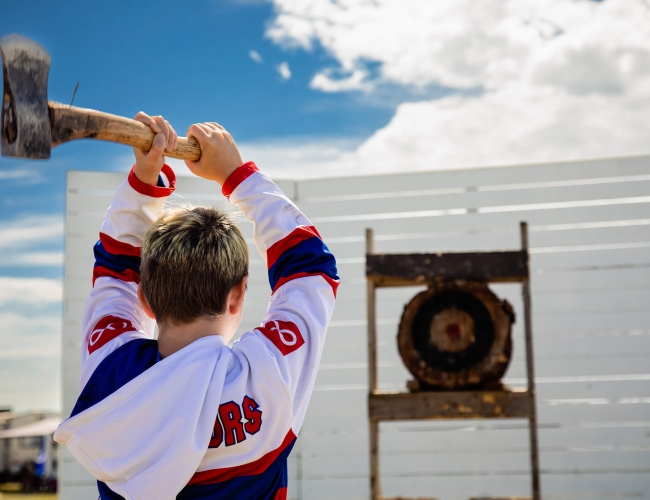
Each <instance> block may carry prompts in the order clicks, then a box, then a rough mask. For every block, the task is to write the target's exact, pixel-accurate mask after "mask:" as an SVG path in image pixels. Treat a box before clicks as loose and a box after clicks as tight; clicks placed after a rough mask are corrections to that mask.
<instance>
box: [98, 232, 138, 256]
mask: <svg viewBox="0 0 650 500" xmlns="http://www.w3.org/2000/svg"><path fill="white" fill-rule="evenodd" d="M99 240H100V241H101V242H102V245H104V248H105V249H106V251H108V252H109V253H112V254H113V255H128V256H129V257H140V254H141V253H142V248H140V247H134V246H133V245H129V244H128V243H124V242H122V241H117V240H116V239H115V238H111V237H110V236H109V235H107V234H106V233H99Z"/></svg>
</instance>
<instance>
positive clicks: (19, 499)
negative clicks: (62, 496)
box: [0, 493, 59, 500]
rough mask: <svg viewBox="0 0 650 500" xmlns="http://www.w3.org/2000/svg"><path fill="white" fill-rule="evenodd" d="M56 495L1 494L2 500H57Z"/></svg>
mask: <svg viewBox="0 0 650 500" xmlns="http://www.w3.org/2000/svg"><path fill="white" fill-rule="evenodd" d="M58 498H59V497H58V496H57V494H56V493H0V499H1V500H57V499H58Z"/></svg>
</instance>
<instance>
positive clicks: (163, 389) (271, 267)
mask: <svg viewBox="0 0 650 500" xmlns="http://www.w3.org/2000/svg"><path fill="white" fill-rule="evenodd" d="M174 185H175V176H174V173H173V171H172V170H171V168H170V167H169V166H167V165H165V167H163V170H162V172H161V176H160V179H159V182H158V185H157V186H149V185H145V184H143V183H142V182H140V181H139V180H138V179H137V178H136V177H135V174H134V172H133V170H132V171H131V173H130V174H129V177H128V180H127V182H125V183H124V184H123V185H122V186H121V187H120V188H119V189H118V191H117V193H116V195H115V198H114V200H113V203H112V205H111V207H110V208H109V209H108V210H107V215H106V220H105V222H104V224H103V225H102V229H101V233H100V241H99V242H98V243H97V244H96V245H95V257H96V263H95V268H94V272H93V289H92V291H91V293H90V295H89V297H88V301H87V303H86V306H85V309H84V313H83V320H82V321H83V336H84V337H83V352H82V384H81V385H82V392H81V395H80V397H79V400H78V401H77V404H76V406H75V408H74V410H73V412H72V415H71V417H70V418H69V419H68V420H66V421H65V422H63V423H62V424H61V426H60V427H59V429H58V430H57V432H56V434H55V439H56V440H57V441H58V442H59V443H62V444H66V445H67V446H68V448H69V449H70V451H71V453H72V454H73V455H74V456H75V458H77V460H79V461H80V462H81V464H82V465H84V467H86V469H88V470H89V471H90V472H91V473H92V474H93V475H94V476H95V477H96V478H97V479H98V488H99V491H100V496H101V498H102V499H105V500H107V499H110V498H116V499H117V498H129V499H131V498H133V499H147V500H152V499H170V498H187V499H189V498H203V499H212V498H231V499H235V498H242V499H243V498H246V499H249V498H263V499H283V498H286V487H287V456H288V454H289V452H290V451H291V447H292V446H293V443H294V441H295V439H296V435H297V434H298V431H299V429H300V426H301V425H302V422H303V419H304V416H305V412H306V410H307V405H308V403H309V398H310V395H311V392H312V389H313V385H314V380H315V378H316V372H317V369H318V364H319V362H320V358H321V354H322V351H323V345H324V342H325V333H326V330H327V326H328V323H329V321H330V318H331V315H332V311H333V308H334V301H335V296H336V289H337V286H338V283H339V279H338V276H337V271H336V263H335V260H334V257H333V256H332V254H331V253H330V252H329V250H328V249H327V247H326V246H325V244H324V243H323V241H322V240H321V238H320V235H319V234H318V232H317V231H316V229H315V228H314V227H313V226H312V225H311V223H310V222H309V220H308V219H307V218H306V217H305V216H304V215H303V214H302V213H301V212H300V211H299V210H298V208H297V207H296V206H295V205H294V204H293V203H292V202H291V201H290V200H289V199H288V198H287V197H286V196H285V195H284V194H283V193H282V192H281V191H280V189H279V188H278V187H277V186H276V185H275V184H274V183H273V182H272V181H271V180H270V179H268V178H267V177H266V176H264V175H263V174H261V173H260V172H259V171H258V170H257V167H256V166H255V164H254V163H252V162H249V163H245V164H244V165H242V166H241V167H239V168H238V169H237V170H236V171H235V172H234V173H233V174H232V175H231V176H230V177H229V178H228V180H227V181H226V183H225V184H224V186H223V190H222V191H223V193H224V195H226V196H227V197H229V199H230V201H231V202H232V203H234V204H235V205H236V206H237V207H238V208H239V210H240V211H241V212H242V214H243V215H244V216H245V217H246V218H247V219H249V220H250V221H252V222H253V223H254V225H255V246H256V247H257V249H258V251H259V253H260V255H261V256H262V258H263V259H264V261H265V262H266V264H267V267H268V275H269V282H270V285H271V298H270V301H269V306H268V310H267V313H266V314H265V316H264V317H263V318H262V321H261V323H260V326H259V327H257V328H255V329H254V330H253V331H252V332H248V333H245V334H244V335H242V337H241V338H240V339H239V340H238V341H236V342H235V343H234V344H233V347H232V348H230V347H228V346H227V345H225V344H224V341H223V338H222V337H219V336H209V337H205V338H202V339H199V340H197V341H195V342H193V343H192V344H190V345H189V346H187V347H185V348H184V349H181V350H180V351H178V352H176V353H174V354H172V355H170V356H168V357H166V358H165V359H162V360H161V359H160V355H159V353H158V348H157V342H156V341H155V340H153V335H154V327H155V324H154V322H153V321H152V320H150V319H149V318H148V317H147V316H146V314H145V313H144V311H143V310H142V309H141V307H140V305H139V302H138V299H137V294H136V292H137V287H138V283H139V278H140V274H139V271H140V268H139V266H140V250H141V246H142V239H143V236H144V234H145V232H146V230H147V229H148V228H149V226H150V225H151V223H152V222H153V221H154V220H155V218H156V217H157V216H158V214H159V213H160V212H161V211H162V210H163V207H164V204H165V200H166V198H167V196H169V195H170V194H171V193H172V192H173V190H174ZM172 286H173V284H172Z"/></svg>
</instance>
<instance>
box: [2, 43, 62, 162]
mask: <svg viewBox="0 0 650 500" xmlns="http://www.w3.org/2000/svg"><path fill="white" fill-rule="evenodd" d="M0 56H2V87H3V90H2V121H1V124H0V125H1V127H0V142H1V143H2V155H3V156H16V157H19V158H34V159H44V158H49V157H50V150H51V144H52V129H51V125H50V115H49V110H48V106H47V75H48V72H49V70H50V55H49V54H48V53H47V52H46V51H45V49H44V48H43V47H41V46H40V45H39V44H38V43H36V42H34V41H33V40H30V39H29V38H25V37H22V36H18V35H9V36H5V37H3V38H0Z"/></svg>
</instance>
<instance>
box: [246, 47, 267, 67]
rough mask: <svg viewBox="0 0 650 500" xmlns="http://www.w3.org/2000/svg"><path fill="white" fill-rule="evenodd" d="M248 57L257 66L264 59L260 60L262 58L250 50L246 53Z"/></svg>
mask: <svg viewBox="0 0 650 500" xmlns="http://www.w3.org/2000/svg"><path fill="white" fill-rule="evenodd" d="M248 56H249V57H250V58H251V59H252V60H253V61H255V62H256V63H257V64H262V62H264V59H262V56H261V55H260V54H259V52H257V51H256V50H251V51H250V52H249V53H248Z"/></svg>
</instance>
